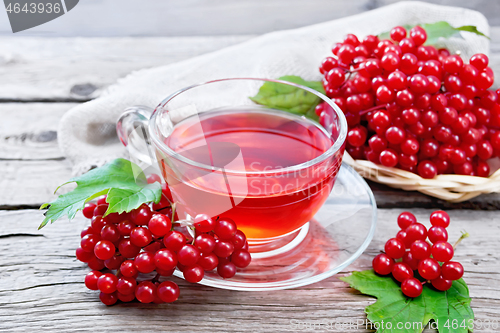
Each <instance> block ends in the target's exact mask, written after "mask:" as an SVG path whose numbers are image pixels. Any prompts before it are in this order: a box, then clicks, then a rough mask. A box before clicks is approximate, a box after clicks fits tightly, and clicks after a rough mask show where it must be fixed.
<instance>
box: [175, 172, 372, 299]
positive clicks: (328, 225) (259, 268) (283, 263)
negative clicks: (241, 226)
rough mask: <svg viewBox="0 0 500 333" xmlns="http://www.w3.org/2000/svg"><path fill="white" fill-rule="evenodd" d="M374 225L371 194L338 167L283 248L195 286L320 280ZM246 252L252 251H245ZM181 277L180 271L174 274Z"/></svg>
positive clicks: (350, 257) (347, 258) (353, 252)
mask: <svg viewBox="0 0 500 333" xmlns="http://www.w3.org/2000/svg"><path fill="white" fill-rule="evenodd" d="M376 225H377V206H376V203H375V198H374V197H373V193H372V191H371V190H370V188H369V187H368V185H367V184H366V182H365V181H364V179H363V178H361V176H359V175H358V174H357V173H356V171H354V170H353V169H352V168H351V167H349V166H347V165H345V164H343V165H342V167H341V168H340V171H339V173H338V176H337V180H336V181H335V185H334V187H333V189H332V192H331V194H330V196H329V197H328V199H327V200H326V202H325V204H324V205H323V207H321V209H320V210H319V211H318V213H316V215H315V216H314V219H313V220H311V221H310V222H308V223H306V224H305V225H304V226H303V227H302V228H301V229H300V230H298V231H296V232H295V233H294V234H292V235H289V236H287V239H288V240H289V241H288V242H287V243H286V244H285V245H283V247H280V248H277V249H276V250H273V251H274V252H273V251H269V252H267V253H262V252H260V253H257V254H252V262H251V263H250V265H249V266H248V267H246V268H244V269H238V272H237V273H236V275H235V276H234V277H233V278H230V279H223V278H221V277H220V276H219V275H218V274H217V273H216V272H205V277H204V278H203V280H201V282H199V283H200V284H203V285H206V286H211V287H215V288H222V289H231V290H244V291H250V290H254V291H263V290H278V289H290V288H296V287H300V286H305V285H308V284H312V283H315V282H318V281H321V280H323V279H326V278H328V277H330V276H332V275H334V274H336V273H338V272H340V271H342V270H343V269H344V268H346V267H347V266H348V265H350V264H351V263H352V262H353V261H354V260H356V259H357V258H358V257H359V256H360V255H361V254H362V253H363V251H364V250H365V249H366V248H367V246H368V244H370V242H371V240H372V238H373V234H374V233H375V227H376ZM250 251H251V252H252V248H251V249H250ZM174 275H175V276H177V277H180V278H182V272H180V271H177V270H176V271H175V273H174Z"/></svg>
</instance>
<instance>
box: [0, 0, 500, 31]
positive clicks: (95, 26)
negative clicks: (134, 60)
mask: <svg viewBox="0 0 500 333" xmlns="http://www.w3.org/2000/svg"><path fill="white" fill-rule="evenodd" d="M398 1H400V0H358V1H349V0H335V1H330V0H308V1H301V0H266V1H253V0H239V1H231V0H216V1H214V0H196V1H193V0H191V1H174V0H167V1H154V0H143V1H141V2H140V3H138V2H137V1H134V0H121V1H120V4H119V5H118V4H116V1H113V0H86V1H80V3H79V4H78V6H76V7H75V8H74V9H73V10H71V12H69V13H68V14H66V15H64V16H61V17H59V18H57V19H56V20H53V21H51V22H48V23H45V24H43V25H41V26H38V27H35V28H32V29H29V30H26V31H21V32H18V33H17V35H21V36H190V35H191V36H192V35H205V36H208V35H227V34H262V33H266V32H270V31H274V30H282V29H291V28H297V27H302V26H305V25H310V24H314V23H319V22H324V21H328V20H333V19H337V18H341V17H345V16H349V15H354V14H358V13H361V12H364V11H366V10H369V9H374V8H378V7H381V6H384V5H387V4H391V3H394V2H398ZM425 2H429V3H435V4H442V5H450V6H459V7H465V8H471V9H475V10H478V11H480V12H481V13H483V14H484V15H485V16H486V17H487V18H488V19H489V20H490V24H492V25H499V24H500V18H499V17H498V15H497V14H498V12H499V11H500V5H499V2H498V1H492V0H475V1H468V0H426V1H425ZM89 17H92V19H91V20H89V19H88V18H89ZM0 34H4V35H12V32H11V29H10V25H9V23H8V20H7V16H6V15H3V16H1V17H0Z"/></svg>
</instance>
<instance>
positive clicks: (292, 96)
mask: <svg viewBox="0 0 500 333" xmlns="http://www.w3.org/2000/svg"><path fill="white" fill-rule="evenodd" d="M278 80H283V81H288V82H292V83H296V84H300V85H303V86H306V87H309V88H311V89H314V90H316V91H318V92H320V93H322V94H324V93H325V90H324V89H323V85H322V84H321V82H319V81H306V80H304V79H302V78H301V77H299V76H293V75H288V76H283V77H280V78H279V79H278ZM250 99H251V100H252V101H254V102H255V103H257V104H261V105H265V106H268V107H270V108H273V109H278V110H283V111H288V112H291V113H294V114H299V115H304V116H306V117H308V118H311V119H314V120H318V116H317V115H316V113H315V112H314V108H315V107H316V105H318V103H319V102H320V98H319V97H317V96H316V95H314V94H311V93H310V92H307V91H304V90H302V89H300V88H296V87H293V86H289V85H285V84H281V83H276V82H266V83H264V84H263V85H262V86H261V87H260V89H259V92H258V93H257V95H255V96H254V97H250Z"/></svg>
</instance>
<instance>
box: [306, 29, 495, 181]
mask: <svg viewBox="0 0 500 333" xmlns="http://www.w3.org/2000/svg"><path fill="white" fill-rule="evenodd" d="M390 37H391V39H385V40H379V38H378V37H376V36H373V35H369V36H367V37H365V38H364V39H363V40H362V41H359V40H358V38H357V37H356V36H355V35H353V34H348V35H347V36H346V37H345V39H344V41H343V42H342V43H336V44H335V45H334V47H333V49H332V52H333V56H332V57H327V58H326V59H324V60H323V62H322V63H321V66H320V72H321V73H322V74H323V75H324V79H323V86H324V88H325V91H326V95H327V96H328V97H329V98H331V99H332V101H334V102H335V103H336V104H337V105H338V106H339V107H340V108H341V109H342V111H343V112H344V114H345V116H346V118H347V123H348V126H349V132H348V135H347V140H346V141H347V146H346V149H347V151H348V152H349V154H350V155H351V156H352V157H353V158H355V159H366V160H369V161H371V162H373V163H376V164H381V165H383V166H387V167H398V168H400V169H403V170H407V171H410V172H413V173H417V174H419V175H420V176H421V177H423V178H434V177H435V176H436V175H437V174H450V173H455V174H461V175H475V176H481V177H487V176H488V175H489V173H490V168H489V166H488V164H487V163H486V160H488V159H489V158H491V157H495V156H500V104H499V103H500V98H499V95H500V89H499V90H497V91H493V90H488V88H490V87H491V86H492V84H493V71H492V70H491V68H490V67H488V57H487V56H486V55H484V54H476V55H474V56H472V57H471V59H470V61H469V63H468V64H467V63H464V61H463V60H462V58H461V57H460V56H458V55H450V53H449V52H448V51H447V50H446V49H439V50H437V49H436V48H435V47H433V46H424V45H423V44H424V42H425V41H426V39H427V34H426V32H425V30H424V29H423V28H421V27H419V26H416V27H414V28H412V29H411V30H410V31H409V34H408V36H407V31H406V29H405V28H403V27H401V26H398V27H395V28H393V29H392V30H391V32H390ZM316 114H317V115H318V116H319V117H320V123H321V124H322V125H323V126H324V127H325V128H328V127H332V126H333V121H332V119H333V111H332V110H331V108H330V107H329V106H328V105H327V104H326V103H321V104H319V105H318V106H317V107H316Z"/></svg>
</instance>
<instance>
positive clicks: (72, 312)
mask: <svg viewBox="0 0 500 333" xmlns="http://www.w3.org/2000/svg"><path fill="white" fill-rule="evenodd" d="M400 212H401V209H381V210H379V227H378V232H377V234H376V235H375V238H374V240H373V242H372V243H371V245H370V246H369V248H368V250H367V251H365V253H364V254H363V255H362V256H361V257H360V259H358V260H357V261H356V262H355V263H354V264H353V265H351V266H350V267H348V268H347V269H346V270H345V271H344V272H342V273H341V275H345V274H348V273H349V272H350V271H353V270H362V269H367V268H369V267H370V262H371V259H372V258H373V256H374V255H376V254H377V253H378V252H379V251H380V249H381V248H382V247H383V244H384V242H385V240H386V239H387V237H388V235H391V234H395V233H396V232H397V229H398V228H397V225H396V217H397V214H399V213H400ZM414 212H415V213H416V215H417V217H418V218H419V220H420V221H424V223H425V224H427V225H428V224H429V223H428V222H426V221H427V220H428V216H429V214H430V212H431V210H426V209H416V210H414ZM450 215H451V218H452V224H451V226H450V228H449V230H450V238H451V239H455V238H457V237H458V236H459V234H460V230H462V229H466V230H467V231H468V232H469V233H470V234H471V237H470V238H468V239H466V240H465V241H464V242H463V243H462V244H461V245H460V247H459V248H458V250H457V251H456V259H457V260H459V261H460V262H462V263H463V265H464V267H465V270H466V273H465V279H466V281H467V282H468V283H469V288H470V295H471V297H472V298H473V300H472V307H473V309H474V312H475V315H476V319H477V320H484V319H490V320H498V318H499V316H500V306H499V305H500V288H499V287H498V284H497V283H496V282H497V281H498V280H499V278H500V273H499V272H500V261H499V257H498V253H500V243H498V242H497V240H496V237H495V236H494V235H495V234H497V233H498V232H499V229H500V226H499V225H498V223H497V222H496V221H495V218H496V216H497V213H496V212H487V211H483V212H472V211H452V212H451V213H450ZM0 220H1V221H2V222H3V223H1V224H0V251H1V253H2V260H1V267H2V269H1V271H0V272H1V273H0V331H2V332H6V331H9V332H16V331H20V332H26V331H35V330H36V331H38V330H40V329H42V328H43V330H44V331H48V332H52V331H56V330H57V331H63V332H87V331H88V332H90V331H92V332H95V331H98V332H101V331H123V332H137V331H140V332H158V331H175V332H194V331H199V332H213V331H214V330H221V331H232V332H257V331H258V332H268V331H273V332H285V331H299V330H298V329H293V327H292V325H291V320H296V321H295V323H297V322H312V323H320V322H324V321H327V320H329V321H333V322H334V323H335V322H339V323H348V322H349V321H352V322H354V323H355V322H356V321H357V320H363V319H365V318H366V316H365V314H364V312H363V309H364V307H365V306H367V305H369V304H371V303H373V302H374V299H373V298H370V297H367V296H363V295H360V294H359V293H358V292H356V291H355V290H353V289H351V288H349V287H348V286H347V285H346V284H345V283H344V282H341V281H340V280H338V279H337V277H336V276H334V277H331V278H328V279H326V280H324V281H322V282H319V283H316V284H313V285H309V286H305V287H301V288H297V289H292V290H283V291H271V292H236V291H228V290H218V289H214V288H210V287H205V286H201V285H193V284H188V283H185V282H183V281H181V280H179V279H177V278H172V279H174V280H175V281H176V282H179V283H180V286H181V297H180V299H179V300H178V301H177V302H175V303H173V304H169V305H159V306H158V305H142V304H139V303H131V304H119V305H116V306H113V307H106V306H104V305H102V304H100V303H99V300H98V295H97V292H95V291H89V290H86V288H85V286H84V284H83V279H84V276H85V274H86V273H87V272H88V271H89V270H88V268H86V267H85V265H84V264H81V263H79V262H77V261H76V259H75V258H74V250H75V248H76V247H77V246H78V244H79V232H80V230H81V229H82V228H83V227H84V226H85V225H86V221H85V220H84V219H83V218H82V217H78V218H77V219H75V220H73V221H71V222H68V221H65V220H61V221H58V222H56V223H55V224H53V225H49V226H47V227H45V228H44V229H42V230H41V231H38V230H37V226H38V225H39V223H40V221H41V220H42V215H41V212H39V211H36V210H22V211H8V212H6V211H0ZM353 232H354V231H353ZM21 234H24V235H21ZM90 323H91V325H89V324H90ZM335 331H337V332H341V331H344V332H347V330H335ZM348 331H349V332H350V331H351V330H348ZM353 331H354V332H366V330H365V329H361V328H360V329H356V330H353ZM478 331H481V330H478Z"/></svg>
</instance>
